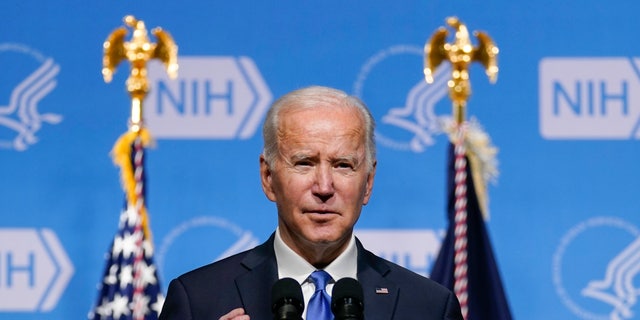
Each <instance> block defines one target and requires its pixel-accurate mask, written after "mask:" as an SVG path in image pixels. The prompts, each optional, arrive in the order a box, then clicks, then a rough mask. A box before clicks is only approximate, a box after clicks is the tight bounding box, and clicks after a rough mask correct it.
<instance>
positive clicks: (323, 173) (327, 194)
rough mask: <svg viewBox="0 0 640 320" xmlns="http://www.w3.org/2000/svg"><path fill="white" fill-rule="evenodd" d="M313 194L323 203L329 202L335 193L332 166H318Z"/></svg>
mask: <svg viewBox="0 0 640 320" xmlns="http://www.w3.org/2000/svg"><path fill="white" fill-rule="evenodd" d="M311 191H312V192H313V194H314V195H315V196H316V197H318V198H320V199H321V200H322V201H323V202H324V201H327V200H329V198H331V197H332V196H333V194H334V192H335V189H334V186H333V173H332V171H331V166H318V167H317V168H316V175H315V181H314V184H313V187H312V189H311Z"/></svg>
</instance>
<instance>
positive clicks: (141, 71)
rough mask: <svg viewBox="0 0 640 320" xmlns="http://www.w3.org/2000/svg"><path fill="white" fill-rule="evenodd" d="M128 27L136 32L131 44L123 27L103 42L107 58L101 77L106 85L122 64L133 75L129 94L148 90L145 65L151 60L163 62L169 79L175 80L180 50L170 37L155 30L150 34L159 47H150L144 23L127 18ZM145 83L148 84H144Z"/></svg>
mask: <svg viewBox="0 0 640 320" xmlns="http://www.w3.org/2000/svg"><path fill="white" fill-rule="evenodd" d="M124 22H125V24H126V25H127V26H129V27H130V28H132V29H133V36H132V39H131V41H125V37H126V36H127V29H126V28H124V27H120V28H118V29H116V30H114V31H113V32H112V33H111V34H110V35H109V36H108V37H107V40H106V41H105V42H104V44H103V47H104V57H103V60H102V75H103V77H104V81H105V82H110V81H111V79H112V77H113V73H114V72H115V69H116V67H117V66H118V64H120V62H122V61H123V60H125V59H126V60H128V61H129V62H130V63H131V74H130V77H129V79H128V80H127V86H128V87H129V89H130V90H129V91H130V92H131V91H132V90H145V91H146V89H147V84H146V73H147V70H146V63H147V61H149V60H151V59H158V60H160V61H162V63H163V64H164V66H165V67H166V70H167V73H168V75H169V77H170V78H172V79H173V78H175V77H176V76H177V72H178V61H177V59H178V46H177V45H176V44H175V42H174V41H173V38H172V37H171V35H170V34H169V33H168V32H166V31H164V30H162V28H159V27H158V28H154V29H153V30H152V31H151V32H152V34H153V35H154V36H155V37H156V39H157V43H151V42H150V40H149V37H148V34H147V29H146V27H145V25H144V22H143V21H141V20H137V19H136V18H135V17H133V16H131V15H129V16H126V17H125V18H124ZM142 79H145V81H141V80H142Z"/></svg>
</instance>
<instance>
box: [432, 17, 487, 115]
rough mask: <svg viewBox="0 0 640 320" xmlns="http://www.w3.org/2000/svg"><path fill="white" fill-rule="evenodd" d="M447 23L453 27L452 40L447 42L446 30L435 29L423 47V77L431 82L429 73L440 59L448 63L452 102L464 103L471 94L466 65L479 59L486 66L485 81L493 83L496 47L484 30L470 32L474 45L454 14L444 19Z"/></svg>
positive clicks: (439, 62) (467, 66) (464, 27)
mask: <svg viewBox="0 0 640 320" xmlns="http://www.w3.org/2000/svg"><path fill="white" fill-rule="evenodd" d="M447 24H448V25H449V26H450V27H451V28H453V29H454V30H455V36H454V41H453V42H452V43H447V42H446V38H447V36H448V31H447V29H445V28H444V27H440V28H438V30H436V31H435V33H434V34H433V35H432V37H431V39H430V40H429V41H427V43H426V44H425V47H424V52H425V57H424V76H425V80H426V81H427V83H432V82H433V72H434V71H435V69H436V68H437V67H438V66H439V65H440V64H441V63H442V62H443V61H444V60H448V61H449V62H450V63H451V66H452V78H451V80H450V81H449V83H448V85H449V89H450V96H451V99H452V100H453V101H454V102H455V103H461V104H464V102H466V100H467V99H468V97H469V95H471V85H470V84H469V66H470V65H471V63H472V62H474V61H477V62H480V63H481V64H482V65H483V66H484V67H485V69H486V73H487V76H488V77H489V80H490V81H491V82H492V83H493V82H495V81H496V79H497V75H498V65H497V57H498V52H499V50H498V47H497V46H496V45H495V44H494V42H493V40H492V39H491V38H490V37H489V35H487V34H486V33H484V32H474V35H475V36H476V37H477V39H478V46H476V47H474V46H473V45H472V43H471V37H470V36H469V31H468V30H467V27H466V26H465V25H464V24H463V23H462V22H461V21H460V20H459V19H458V18H456V17H449V18H447Z"/></svg>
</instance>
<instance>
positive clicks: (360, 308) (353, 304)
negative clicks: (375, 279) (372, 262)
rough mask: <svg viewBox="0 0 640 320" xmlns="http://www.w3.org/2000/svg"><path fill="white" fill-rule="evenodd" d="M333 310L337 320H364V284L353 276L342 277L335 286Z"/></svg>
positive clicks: (332, 296) (332, 298)
mask: <svg viewBox="0 0 640 320" xmlns="http://www.w3.org/2000/svg"><path fill="white" fill-rule="evenodd" d="M331 311H332V312H333V315H334V316H335V320H363V319H364V295H363V293H362V286H361V285H360V282H358V280H356V279H353V278H342V279H340V280H338V282H336V284H335V285H334V286H333V293H332V294H331Z"/></svg>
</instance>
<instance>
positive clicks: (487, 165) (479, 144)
mask: <svg viewBox="0 0 640 320" xmlns="http://www.w3.org/2000/svg"><path fill="white" fill-rule="evenodd" d="M464 125H466V126H467V128H466V130H465V135H464V145H465V147H466V150H467V157H468V159H469V165H470V166H471V169H472V170H471V172H472V179H473V182H474V186H475V188H476V195H477V197H478V202H479V204H480V210H481V211H482V216H483V218H484V219H485V220H489V194H488V192H487V184H488V183H489V182H491V183H495V182H496V181H497V178H498V175H499V171H498V160H497V157H496V155H497V154H498V148H496V147H495V146H494V145H493V144H492V143H491V138H490V137H489V135H488V134H487V133H486V132H485V131H484V129H483V128H482V126H481V125H480V123H479V122H478V121H477V120H476V119H475V118H471V120H470V121H465V122H464ZM443 128H444V131H445V132H447V134H448V135H449V139H450V141H451V142H455V140H456V139H458V138H457V137H456V135H457V127H456V124H455V122H454V121H453V120H452V119H447V120H446V121H445V122H444V124H443Z"/></svg>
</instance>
